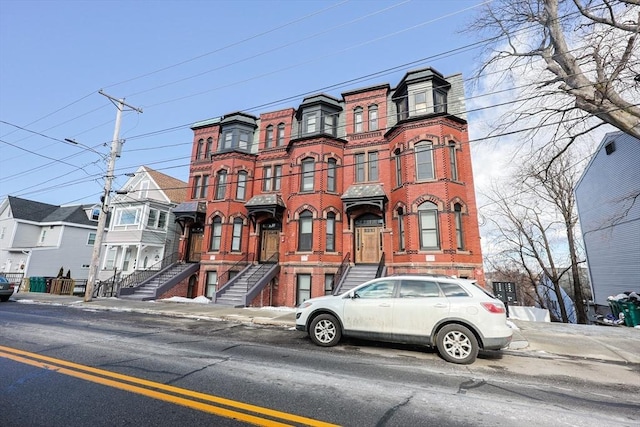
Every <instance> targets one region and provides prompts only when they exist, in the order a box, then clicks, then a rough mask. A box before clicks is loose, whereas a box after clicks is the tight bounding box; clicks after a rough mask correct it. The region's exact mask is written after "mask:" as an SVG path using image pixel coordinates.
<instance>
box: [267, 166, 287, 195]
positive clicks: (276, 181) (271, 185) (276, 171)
mask: <svg viewBox="0 0 640 427" xmlns="http://www.w3.org/2000/svg"><path fill="white" fill-rule="evenodd" d="M281 180H282V165H273V166H265V167H264V168H263V169H262V191H280V183H281Z"/></svg>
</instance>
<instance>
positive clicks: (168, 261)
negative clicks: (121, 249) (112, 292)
mask: <svg viewBox="0 0 640 427" xmlns="http://www.w3.org/2000/svg"><path fill="white" fill-rule="evenodd" d="M178 255H179V254H178V252H174V253H172V254H171V255H169V256H166V257H164V258H162V259H161V260H160V261H158V262H156V263H155V264H153V265H151V266H150V267H147V268H146V269H144V270H138V271H134V272H133V273H131V274H129V275H127V276H125V277H122V278H121V279H120V280H118V281H117V287H118V288H131V287H133V286H135V285H137V284H138V283H142V282H144V281H145V280H147V279H148V278H150V277H151V276H153V275H154V274H157V273H158V272H159V271H160V270H162V269H163V268H165V267H168V266H170V265H172V264H174V263H175V262H177V261H178V258H179V256H178ZM107 282H108V281H107Z"/></svg>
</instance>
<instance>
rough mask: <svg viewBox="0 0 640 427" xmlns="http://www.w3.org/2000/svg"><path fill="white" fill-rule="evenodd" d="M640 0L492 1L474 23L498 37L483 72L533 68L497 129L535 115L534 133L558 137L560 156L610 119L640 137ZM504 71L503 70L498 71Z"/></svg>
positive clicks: (513, 75)
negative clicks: (515, 102) (578, 139)
mask: <svg viewBox="0 0 640 427" xmlns="http://www.w3.org/2000/svg"><path fill="white" fill-rule="evenodd" d="M639 5H640V0H495V1H493V2H490V3H488V5H487V6H486V8H485V9H484V11H483V12H482V13H481V15H480V16H478V17H477V19H476V20H475V21H474V23H473V24H472V25H471V26H470V27H469V31H470V32H473V33H474V34H480V35H482V36H484V35H485V34H489V35H490V36H491V39H492V40H494V42H493V43H492V44H490V45H489V46H488V51H487V52H485V56H484V57H483V64H482V66H481V68H480V70H479V72H478V75H479V77H483V76H487V75H489V74H493V76H492V79H493V80H494V81H495V80H498V81H499V82H500V83H503V82H504V81H505V79H507V80H511V81H515V80H518V81H522V77H523V76H525V77H526V78H527V79H529V81H530V82H531V83H532V84H531V85H528V87H527V88H526V89H523V90H522V91H521V93H520V95H519V97H518V98H519V99H518V104H517V107H516V108H513V109H512V111H511V112H510V114H509V117H507V118H505V117H503V118H501V120H500V124H499V125H497V126H496V129H495V133H498V134H499V133H506V132H508V131H510V130H513V128H518V127H521V126H522V123H523V121H525V122H527V123H531V121H533V122H534V123H535V124H534V125H533V126H531V128H530V132H529V135H528V138H529V141H531V142H534V141H535V140H536V139H539V138H538V137H539V135H540V132H543V134H544V137H545V140H547V141H551V144H556V145H557V147H555V148H556V149H555V150H553V151H554V153H555V157H557V156H559V155H561V153H562V152H563V151H564V150H566V149H567V148H568V147H569V146H570V145H571V144H572V143H573V142H574V141H575V139H576V138H579V137H580V136H581V135H584V134H586V133H589V132H590V131H591V130H594V129H595V128H597V127H599V126H601V125H602V124H604V123H609V124H611V125H613V126H615V127H616V128H618V129H620V130H622V131H624V132H626V133H628V134H631V135H633V136H635V137H636V138H640V107H639V105H640V103H639V100H640V41H639V40H638V35H639V32H640V7H638V6H639ZM496 71H499V72H502V75H501V76H500V78H498V79H496V77H495V72H496ZM593 117H596V118H598V119H599V120H589V119H592V118H593ZM547 148H548V147H547ZM555 157H554V158H552V160H554V159H555Z"/></svg>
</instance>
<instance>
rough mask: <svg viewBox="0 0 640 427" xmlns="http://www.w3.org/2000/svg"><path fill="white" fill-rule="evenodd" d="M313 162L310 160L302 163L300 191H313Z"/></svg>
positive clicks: (307, 159)
mask: <svg viewBox="0 0 640 427" xmlns="http://www.w3.org/2000/svg"><path fill="white" fill-rule="evenodd" d="M314 169H315V162H314V160H313V159H312V158H310V157H309V158H306V159H304V160H303V161H302V179H301V180H300V191H313V175H314Z"/></svg>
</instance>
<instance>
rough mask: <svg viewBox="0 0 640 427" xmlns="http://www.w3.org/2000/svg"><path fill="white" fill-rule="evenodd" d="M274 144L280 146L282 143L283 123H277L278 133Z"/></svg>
mask: <svg viewBox="0 0 640 427" xmlns="http://www.w3.org/2000/svg"><path fill="white" fill-rule="evenodd" d="M276 145H277V146H278V147H282V146H283V145H284V123H280V124H279V125H278V135H277V138H276Z"/></svg>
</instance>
